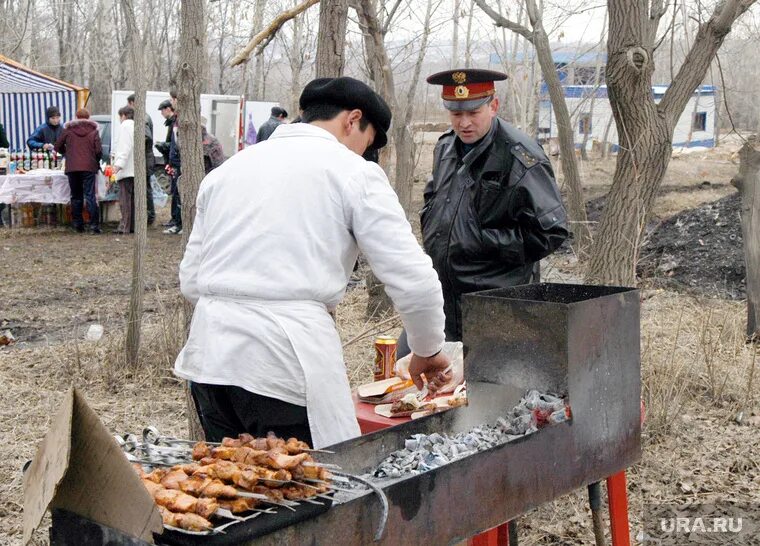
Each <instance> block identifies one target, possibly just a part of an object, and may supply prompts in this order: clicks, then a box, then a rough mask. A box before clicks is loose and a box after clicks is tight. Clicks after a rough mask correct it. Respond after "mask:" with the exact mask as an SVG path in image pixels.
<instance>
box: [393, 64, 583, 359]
mask: <svg viewBox="0 0 760 546" xmlns="http://www.w3.org/2000/svg"><path fill="white" fill-rule="evenodd" d="M506 78H507V75H506V74H503V73H501V72H495V71H492V70H479V69H471V68H463V69H456V70H447V71H445V72H439V73H437V74H433V75H432V76H430V77H429V78H428V79H427V82H428V83H430V84H433V85H441V86H442V87H443V89H442V93H441V97H442V99H443V106H444V108H446V110H447V111H448V115H449V121H450V122H451V129H449V130H448V131H446V132H445V133H444V134H443V135H442V136H441V137H440V138H439V139H438V143H437V144H436V146H435V150H434V152H433V174H432V176H431V178H430V180H429V182H428V184H427V186H426V187H425V191H424V199H425V202H424V203H425V204H424V206H423V208H422V211H420V221H421V227H422V240H423V245H424V247H425V251H426V252H427V253H428V255H429V256H430V258H432V260H433V267H435V270H436V271H437V272H438V277H439V279H440V281H441V285H442V286H443V298H444V312H445V313H446V340H447V341H460V340H461V339H462V308H461V298H462V295H463V294H468V293H471V292H476V291H479V290H488V289H492V288H506V287H510V286H516V285H520V284H527V283H529V282H531V280H533V279H534V272H535V266H536V264H537V262H539V261H540V260H541V259H542V258H545V257H546V256H548V255H549V254H551V253H552V252H554V251H555V250H557V248H559V246H560V245H561V244H562V242H563V241H564V240H565V239H567V237H568V236H569V235H570V232H569V230H568V226H567V214H566V212H565V207H564V205H563V204H562V197H561V196H560V193H559V188H558V187H557V182H556V180H555V179H554V172H553V171H552V166H551V163H550V162H549V159H548V158H547V157H546V154H544V151H543V149H541V146H540V145H539V144H538V143H537V142H536V140H535V139H534V138H532V137H530V136H528V135H527V134H525V133H523V132H522V131H520V130H518V129H516V128H515V127H512V126H511V125H509V124H508V123H507V122H505V121H504V120H502V119H500V118H499V117H498V115H497V114H498V111H499V99H498V98H497V97H496V89H495V86H494V82H495V81H500V80H504V79H506ZM405 345H406V343H405V339H404V336H403V334H402V337H401V338H399V343H398V352H397V355H398V357H399V358H400V357H402V356H403V354H404V352H405V347H404V346H405ZM407 350H408V349H407Z"/></svg>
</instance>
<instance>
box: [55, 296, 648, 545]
mask: <svg viewBox="0 0 760 546" xmlns="http://www.w3.org/2000/svg"><path fill="white" fill-rule="evenodd" d="M462 307H463V324H464V339H463V341H464V346H465V378H466V380H467V390H468V398H469V405H468V406H466V407H461V408H456V409H452V410H450V411H446V412H443V413H437V414H433V415H430V416H427V417H424V418H421V419H417V420H414V421H410V422H408V423H404V424H402V425H399V426H396V427H393V428H390V429H386V430H382V431H378V432H375V433H372V434H369V435H366V436H362V437H359V438H355V439H353V440H350V441H347V442H344V443H341V444H337V445H335V446H332V447H331V448H330V449H331V450H333V451H334V452H335V455H332V456H330V457H329V459H330V460H329V462H334V463H336V464H339V465H340V466H341V467H342V468H343V469H344V470H345V471H347V472H349V473H352V474H357V475H361V474H370V473H372V472H373V470H374V469H375V468H376V467H377V465H378V464H379V463H380V462H381V461H383V460H384V459H385V458H386V457H388V455H390V454H391V453H392V452H394V451H397V450H400V449H403V448H404V445H405V440H407V439H408V438H410V437H411V436H412V435H414V434H418V433H423V434H430V433H433V432H439V433H441V432H447V433H457V432H463V431H467V430H469V429H471V428H472V427H474V426H478V425H482V424H484V423H494V422H495V421H496V420H497V419H498V418H499V417H501V416H504V415H506V414H507V413H508V412H509V411H510V410H511V409H512V408H513V407H514V406H515V405H516V404H517V403H518V402H519V400H520V398H521V397H522V396H523V395H524V394H525V392H526V391H528V390H530V389H537V390H539V391H542V392H553V393H558V394H561V395H563V396H565V399H566V400H567V401H568V403H569V405H570V407H571V409H572V419H571V420H570V421H566V422H561V423H558V424H556V425H553V426H549V427H546V428H543V429H541V430H539V431H538V432H535V433H533V434H530V435H527V436H524V437H521V438H518V439H516V440H513V441H511V442H509V443H505V444H501V445H497V446H495V447H492V448H490V449H488V450H485V451H481V452H478V453H476V454H473V455H471V456H468V457H465V458H462V459H458V460H456V461H453V462H451V463H449V464H447V465H444V466H441V467H438V468H435V469H433V470H430V471H428V472H425V473H422V474H417V475H402V476H401V477H399V478H395V479H384V480H382V481H380V482H378V483H377V485H378V486H379V487H381V488H382V490H383V491H384V493H385V495H386V496H387V499H388V514H387V523H386V525H385V531H384V533H383V535H382V537H381V539H380V541H379V543H381V544H415V543H423V542H429V543H433V544H446V543H453V542H456V541H459V540H463V539H466V538H467V537H470V536H473V535H475V534H477V533H479V532H481V531H483V530H486V529H489V528H492V527H494V526H496V525H499V524H501V523H503V522H504V521H507V520H511V519H513V518H515V517H517V516H519V515H520V514H523V513H525V512H527V511H529V510H531V509H533V508H535V507H537V506H539V505H540V504H542V503H544V502H548V501H551V500H552V499H555V498H557V497H559V496H561V495H564V494H566V493H569V492H571V491H573V490H575V489H578V488H580V487H583V486H586V485H588V484H591V483H595V482H598V481H600V480H602V479H604V478H606V477H608V476H611V475H613V474H616V473H618V472H620V471H622V470H625V469H626V468H627V467H629V466H630V465H632V464H634V463H635V462H637V461H638V460H639V458H640V457H641V441H640V435H641V425H640V396H641V386H640V359H639V355H640V339H639V336H640V333H639V325H640V318H639V294H638V291H637V290H635V289H630V288H621V287H604V286H586V285H565V284H548V283H544V284H534V285H526V286H520V287H515V288H508V289H498V290H490V291H484V292H479V293H475V294H469V295H466V296H464V298H463V304H462ZM325 460H326V461H327V460H328V459H327V458H325ZM382 512H383V509H382V505H381V502H380V500H379V498H378V496H377V495H375V494H374V493H373V492H372V491H370V490H357V491H356V492H355V493H348V492H341V494H340V495H338V496H336V501H335V503H334V504H333V506H332V507H331V508H330V509H329V510H327V511H326V512H324V513H322V514H321V515H318V516H316V517H314V518H312V519H308V520H304V521H300V522H293V524H292V525H289V526H287V527H284V528H282V529H279V530H276V531H273V532H271V533H269V534H267V535H264V536H260V537H258V538H251V539H247V540H245V541H243V542H240V541H233V539H232V537H229V538H228V540H226V541H225V540H224V537H219V541H218V542H215V543H218V544H223V543H229V544H257V545H259V544H261V545H270V544H271V545H279V544H284V543H287V544H316V543H321V542H322V541H325V540H328V537H329V541H330V543H331V544H332V545H343V544H345V545H349V544H351V545H354V544H368V543H372V542H373V540H374V537H375V533H376V531H377V529H378V527H379V526H381V524H382V523H383V522H382V521H381V520H382ZM79 519H81V518H79ZM72 520H73V521H76V520H77V516H73V515H72V514H69V513H63V512H55V513H54V514H53V526H52V530H51V537H52V539H53V540H52V542H53V543H54V544H73V542H66V536H68V532H66V530H65V528H66V526H67V524H68V523H71V521H72ZM243 525H244V524H243ZM96 527H102V526H97V524H96ZM75 529H76V530H77V531H79V532H81V531H82V529H83V527H82V526H78V527H75ZM98 532H100V533H102V532H103V531H102V530H99V531H98ZM80 537H81V535H80ZM125 540H132V539H127V538H125ZM94 543H97V544H101V542H94ZM79 544H81V542H79ZM102 544H105V542H102ZM124 544H137V543H135V542H124Z"/></svg>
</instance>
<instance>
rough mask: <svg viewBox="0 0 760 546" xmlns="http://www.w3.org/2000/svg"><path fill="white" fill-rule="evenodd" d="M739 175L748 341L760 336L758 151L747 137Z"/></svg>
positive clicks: (753, 139) (736, 183)
mask: <svg viewBox="0 0 760 546" xmlns="http://www.w3.org/2000/svg"><path fill="white" fill-rule="evenodd" d="M739 161H740V162H739V174H737V175H736V176H735V177H734V178H733V180H731V185H733V186H734V187H735V188H736V189H737V190H739V194H740V195H741V199H742V204H741V222H742V238H743V239H744V265H745V267H746V270H747V271H746V286H747V338H748V339H750V340H753V341H754V340H756V339H758V336H759V335H760V150H758V141H757V137H750V140H748V141H747V142H746V143H745V144H744V146H742V148H741V150H739Z"/></svg>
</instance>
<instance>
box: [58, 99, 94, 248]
mask: <svg viewBox="0 0 760 546" xmlns="http://www.w3.org/2000/svg"><path fill="white" fill-rule="evenodd" d="M55 151H56V152H58V153H59V154H63V155H64V156H66V176H67V177H68V179H69V187H70V188H71V216H72V224H73V226H74V229H76V230H77V231H78V232H79V233H82V232H83V231H84V221H83V219H82V204H83V201H86V202H87V213H88V214H89V215H90V230H91V232H92V233H100V212H99V211H98V201H97V199H96V198H95V176H96V174H97V172H98V170H99V169H100V157H101V155H102V153H103V150H102V147H101V142H100V134H99V132H98V124H97V123H95V122H94V121H92V120H90V113H89V112H88V111H87V110H86V109H84V108H81V109H79V110H77V114H76V119H74V120H72V121H70V122H68V123H67V124H66V125H64V127H63V132H62V133H61V136H60V137H59V138H58V141H57V142H56V143H55Z"/></svg>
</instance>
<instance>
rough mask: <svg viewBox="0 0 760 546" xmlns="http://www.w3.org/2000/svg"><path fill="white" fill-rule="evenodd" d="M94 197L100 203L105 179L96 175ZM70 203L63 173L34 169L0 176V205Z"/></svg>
mask: <svg viewBox="0 0 760 546" xmlns="http://www.w3.org/2000/svg"><path fill="white" fill-rule="evenodd" d="M96 182H97V184H96V195H97V196H98V200H99V201H102V200H103V199H102V197H101V196H102V195H104V194H105V187H106V179H105V176H103V174H102V173H100V172H99V173H97V178H96ZM70 202H71V189H70V188H69V179H68V177H67V176H66V174H65V173H64V172H63V171H59V170H48V169H36V170H33V171H29V172H27V173H24V174H7V175H0V203H5V204H7V205H19V204H26V203H40V204H43V205H68V204H69V203H70Z"/></svg>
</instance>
